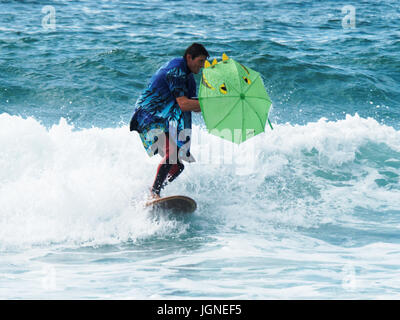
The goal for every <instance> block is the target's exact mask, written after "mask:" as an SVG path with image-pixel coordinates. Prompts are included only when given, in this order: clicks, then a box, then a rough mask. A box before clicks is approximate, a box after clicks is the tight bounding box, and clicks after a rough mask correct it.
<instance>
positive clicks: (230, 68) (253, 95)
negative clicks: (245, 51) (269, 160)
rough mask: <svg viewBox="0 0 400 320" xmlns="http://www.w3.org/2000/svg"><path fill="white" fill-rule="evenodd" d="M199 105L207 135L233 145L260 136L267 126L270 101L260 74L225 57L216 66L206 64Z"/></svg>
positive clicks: (214, 63)
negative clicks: (215, 136)
mask: <svg viewBox="0 0 400 320" xmlns="http://www.w3.org/2000/svg"><path fill="white" fill-rule="evenodd" d="M199 102H200V107H201V111H202V113H203V118H204V122H205V124H206V126H207V129H208V130H209V132H210V133H212V134H215V135H217V136H219V137H221V138H223V139H226V140H229V141H232V142H235V143H241V142H244V141H246V140H247V139H249V138H251V137H253V136H255V135H257V134H259V133H261V132H264V129H265V124H266V122H267V120H268V122H269V119H268V113H269V110H270V107H271V99H270V98H269V96H268V93H267V91H266V90H265V88H264V84H263V81H262V79H261V76H260V74H259V73H258V72H257V71H254V70H252V69H250V68H248V67H245V66H244V65H242V64H241V63H239V62H237V61H235V60H233V59H231V58H228V57H227V56H226V54H223V56H222V61H220V62H218V63H217V62H216V61H215V60H214V62H213V64H212V65H211V64H210V63H209V62H208V61H206V63H205V68H204V69H203V74H202V78H201V84H200V90H199ZM269 124H270V126H271V129H272V125H271V123H270V122H269Z"/></svg>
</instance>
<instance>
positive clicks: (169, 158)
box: [151, 135, 185, 197]
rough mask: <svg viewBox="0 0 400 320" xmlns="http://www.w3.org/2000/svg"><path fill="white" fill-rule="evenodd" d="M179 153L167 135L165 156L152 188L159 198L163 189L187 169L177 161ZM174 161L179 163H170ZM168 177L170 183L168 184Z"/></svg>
mask: <svg viewBox="0 0 400 320" xmlns="http://www.w3.org/2000/svg"><path fill="white" fill-rule="evenodd" d="M177 151H178V150H177V147H176V145H175V144H173V145H172V147H170V143H169V136H168V135H167V137H166V142H165V156H164V158H163V159H162V160H161V162H160V164H159V165H158V168H157V174H156V177H155V179H154V183H153V187H152V188H151V191H152V193H153V194H154V195H155V196H158V197H159V196H160V193H161V189H162V188H164V187H165V186H166V184H167V183H170V182H172V181H173V180H175V179H176V178H177V177H178V176H179V175H180V174H181V173H182V171H183V169H184V168H185V166H184V165H183V163H181V162H179V160H178V159H177V156H176V155H177V154H178V153H177ZM173 161H177V163H174V164H173V163H170V162H173ZM167 177H168V182H166V179H167Z"/></svg>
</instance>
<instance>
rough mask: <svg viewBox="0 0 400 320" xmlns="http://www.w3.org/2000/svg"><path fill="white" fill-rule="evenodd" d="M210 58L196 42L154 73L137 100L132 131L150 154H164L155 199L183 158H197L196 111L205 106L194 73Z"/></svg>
mask: <svg viewBox="0 0 400 320" xmlns="http://www.w3.org/2000/svg"><path fill="white" fill-rule="evenodd" d="M208 57H209V54H208V52H207V50H206V49H205V48H204V46H203V45H201V44H199V43H193V44H192V45H190V46H189V47H188V48H187V49H186V51H185V53H184V55H183V57H180V58H175V59H172V60H171V61H169V62H167V63H166V64H164V65H163V66H162V67H161V68H160V69H159V70H158V71H157V72H156V73H155V74H154V75H153V77H152V78H151V79H150V83H149V84H148V86H147V88H146V89H145V90H144V91H143V92H142V94H141V95H140V97H139V98H138V100H137V101H136V105H135V111H134V113H133V116H132V120H131V122H130V131H133V130H135V131H137V132H138V133H139V136H140V139H141V140H142V143H143V146H144V148H145V149H146V151H147V154H148V155H149V156H153V155H155V154H160V155H161V156H162V157H163V159H162V160H161V162H160V164H159V165H158V168H157V173H156V176H155V179H154V182H153V186H152V187H151V189H150V195H151V197H152V198H154V199H159V198H160V193H161V189H162V188H163V187H164V186H165V185H166V184H167V183H170V182H172V181H173V180H175V179H176V178H177V177H178V176H179V175H180V174H181V173H182V171H183V169H184V167H185V166H184V165H183V163H182V161H183V160H184V161H187V162H194V161H195V160H194V158H193V156H192V155H191V154H190V143H191V141H190V134H191V129H192V111H193V112H201V109H200V104H199V101H198V100H197V99H196V98H195V97H196V96H197V95H196V82H195V80H194V76H193V74H197V73H199V72H200V70H201V68H203V67H204V63H205V61H206V59H207V58H208Z"/></svg>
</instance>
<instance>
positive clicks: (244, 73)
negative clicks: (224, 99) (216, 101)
mask: <svg viewBox="0 0 400 320" xmlns="http://www.w3.org/2000/svg"><path fill="white" fill-rule="evenodd" d="M238 65H239V66H240V67H241V70H238V72H240V73H241V75H240V81H242V85H243V86H242V91H243V90H244V91H245V90H246V86H249V85H251V83H252V81H251V79H250V72H249V71H248V69H247V68H246V67H245V66H244V65H242V64H241V63H238ZM204 68H210V69H209V70H210V73H211V72H212V73H214V72H215V73H218V74H219V75H220V76H219V77H217V78H218V80H219V81H218V80H215V79H214V81H211V80H209V79H207V77H208V76H207V75H206V73H205V72H203V75H202V78H201V82H202V84H203V85H204V87H206V88H207V89H209V90H215V93H218V94H220V95H226V94H228V93H229V92H231V90H232V88H231V86H230V84H229V82H228V81H227V80H225V79H224V77H223V75H226V77H227V78H228V77H229V74H230V72H229V69H231V68H232V65H231V64H230V63H229V58H228V56H227V55H226V54H225V53H224V54H223V55H222V61H220V62H217V60H216V59H214V61H213V62H212V64H210V62H209V61H206V62H205V64H204ZM221 75H222V77H221ZM236 85H237V84H236ZM236 91H237V90H236Z"/></svg>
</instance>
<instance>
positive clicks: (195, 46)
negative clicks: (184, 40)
mask: <svg viewBox="0 0 400 320" xmlns="http://www.w3.org/2000/svg"><path fill="white" fill-rule="evenodd" d="M188 54H190V55H191V56H192V59H194V58H196V57H198V56H205V57H206V58H208V57H209V56H210V55H209V54H208V51H207V50H206V48H204V46H203V45H202V44H200V43H192V44H191V45H190V46H189V47H188V48H187V49H186V51H185V54H184V55H183V57H184V58H185V59H186V55H188Z"/></svg>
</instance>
